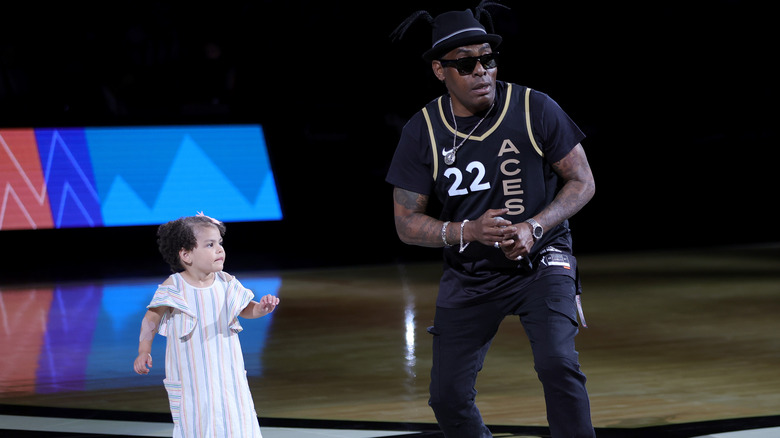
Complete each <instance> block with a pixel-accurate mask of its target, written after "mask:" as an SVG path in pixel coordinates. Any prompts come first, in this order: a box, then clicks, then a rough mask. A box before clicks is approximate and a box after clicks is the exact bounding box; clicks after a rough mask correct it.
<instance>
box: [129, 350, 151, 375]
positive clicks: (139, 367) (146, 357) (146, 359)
mask: <svg viewBox="0 0 780 438" xmlns="http://www.w3.org/2000/svg"><path fill="white" fill-rule="evenodd" d="M151 367H152V355H151V354H149V353H141V354H139V355H138V357H136V358H135V362H134V363H133V369H134V370H135V372H136V373H138V374H149V368H151Z"/></svg>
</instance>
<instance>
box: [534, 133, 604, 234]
mask: <svg viewBox="0 0 780 438" xmlns="http://www.w3.org/2000/svg"><path fill="white" fill-rule="evenodd" d="M552 166H553V170H554V171H555V173H557V174H558V175H559V176H560V177H561V178H562V179H563V181H564V184H563V187H562V188H561V190H560V192H558V194H557V195H556V196H555V199H553V202H551V203H550V205H548V206H547V207H545V208H544V209H543V210H542V211H541V212H540V213H539V214H538V215H536V216H535V217H534V219H536V221H537V222H539V224H540V225H541V226H542V228H544V229H545V230H550V229H552V228H553V227H555V226H556V225H558V224H560V223H561V222H563V221H564V220H566V219H568V218H570V217H572V216H574V214H575V213H577V212H578V211H580V209H582V207H584V206H585V204H587V203H588V201H590V200H591V198H593V194H594V193H595V192H596V184H595V182H594V181H593V173H591V170H590V165H589V164H588V158H587V157H586V156H585V151H584V150H583V149H582V145H580V144H578V145H577V146H575V147H574V149H572V150H571V151H570V152H569V153H568V154H566V156H565V157H563V158H562V159H561V160H560V161H558V162H556V163H553V165H552ZM529 228H530V227H529Z"/></svg>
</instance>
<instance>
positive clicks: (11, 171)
mask: <svg viewBox="0 0 780 438" xmlns="http://www.w3.org/2000/svg"><path fill="white" fill-rule="evenodd" d="M201 211H202V212H204V213H205V214H207V215H209V216H212V217H216V218H218V219H220V220H222V221H224V222H240V221H273V220H281V219H282V211H281V207H280V204H279V198H278V193H277V190H276V183H275V181H274V175H273V172H272V170H271V165H270V162H269V159H268V151H267V150H266V144H265V139H264V136H263V131H262V127H261V126H260V125H217V126H212V125H208V126H204V125H198V126H162V127H160V126H154V127H152V126H146V127H144V126H137V127H82V128H12V129H0V230H11V229H41V228H79V227H121V226H135V225H154V224H160V223H164V222H167V221H169V220H171V219H175V218H178V217H181V216H189V215H193V214H196V213H197V212H201Z"/></svg>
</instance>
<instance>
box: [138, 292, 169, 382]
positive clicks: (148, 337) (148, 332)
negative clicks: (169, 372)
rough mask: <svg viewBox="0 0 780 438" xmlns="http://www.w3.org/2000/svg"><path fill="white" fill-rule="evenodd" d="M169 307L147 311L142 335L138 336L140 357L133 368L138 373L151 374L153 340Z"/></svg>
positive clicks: (142, 326)
mask: <svg viewBox="0 0 780 438" xmlns="http://www.w3.org/2000/svg"><path fill="white" fill-rule="evenodd" d="M166 310H168V307H166V306H160V307H152V308H151V309H149V310H147V311H146V315H144V319H143V320H142V321H141V335H140V336H139V337H138V357H136V358H135V362H134V363H133V369H135V372H136V373H138V374H149V368H151V367H152V341H153V340H154V335H155V333H157V327H158V326H159V325H160V320H161V319H162V317H163V315H164V314H165V312H166Z"/></svg>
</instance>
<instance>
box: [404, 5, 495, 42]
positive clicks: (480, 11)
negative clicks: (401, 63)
mask: <svg viewBox="0 0 780 438" xmlns="http://www.w3.org/2000/svg"><path fill="white" fill-rule="evenodd" d="M491 6H498V7H502V8H505V9H509V6H506V5H502V4H501V3H499V2H497V1H490V0H482V1H480V2H479V4H478V5H477V7H476V8H474V18H476V19H477V21H478V22H480V23H481V22H482V17H483V16H484V17H485V21H486V22H487V24H488V26H489V27H488V28H489V32H490V33H493V17H491V15H490V12H488V10H487V9H486V8H487V7H491ZM419 19H425V21H427V22H428V24H429V25H433V17H432V16H431V14H430V13H429V12H428V11H422V10H421V11H417V12H414V13H413V14H412V15H410V16H409V17H408V18H406V19H405V20H404V21H402V22H401V24H399V25H398V27H396V28H395V30H393V32H392V33H390V39H391V40H392V41H397V40H400V39H401V38H403V36H404V34H405V33H406V31H407V30H408V29H409V27H411V25H412V24H413V23H414V22H416V21H417V20H419Z"/></svg>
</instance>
